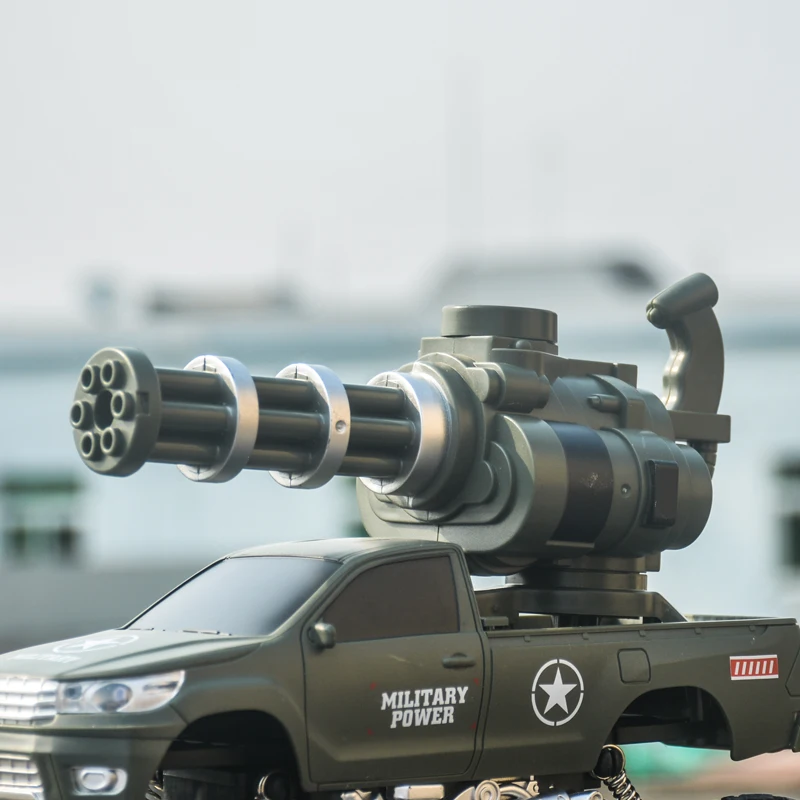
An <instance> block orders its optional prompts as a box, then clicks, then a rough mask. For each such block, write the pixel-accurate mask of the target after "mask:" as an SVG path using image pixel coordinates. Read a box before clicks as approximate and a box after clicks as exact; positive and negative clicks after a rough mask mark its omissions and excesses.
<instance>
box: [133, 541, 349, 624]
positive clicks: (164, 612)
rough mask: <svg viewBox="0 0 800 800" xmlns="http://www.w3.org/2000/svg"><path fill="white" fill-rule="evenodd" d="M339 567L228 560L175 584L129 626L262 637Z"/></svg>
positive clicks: (289, 560)
mask: <svg viewBox="0 0 800 800" xmlns="http://www.w3.org/2000/svg"><path fill="white" fill-rule="evenodd" d="M339 566H340V565H339V564H338V563H336V562H333V561H324V560H322V559H319V558H297V557H284V556H253V557H245V558H228V559H225V560H224V561H220V562H218V563H217V564H214V565H213V566H212V567H209V568H208V569H207V570H204V571H203V572H201V573H200V574H199V575H196V576H195V577H194V578H192V579H191V580H189V581H188V582H187V583H185V584H183V585H182V586H179V587H178V588H177V589H176V590H175V591H174V592H172V593H171V594H168V595H167V596H166V597H165V598H164V599H163V600H161V601H159V602H158V603H156V605H154V606H153V607H152V608H151V609H150V610H149V611H145V612H144V614H142V615H141V616H140V617H137V618H136V619H135V620H134V621H133V622H132V623H131V624H130V626H129V627H131V628H138V629H151V628H152V629H154V630H165V631H200V632H203V633H227V634H231V635H234V636H264V635H266V634H268V633H272V631H274V630H275V629H276V628H277V627H279V626H280V625H281V624H282V623H283V622H285V621H286V620H287V619H288V618H289V617H290V616H291V615H292V614H293V613H294V612H295V611H297V609H298V608H300V606H301V605H302V604H303V603H304V602H305V601H306V600H308V598H309V597H311V595H312V594H313V593H314V591H315V589H317V588H318V587H319V586H320V585H321V584H322V583H323V582H324V581H325V580H326V579H327V578H328V577H329V576H330V575H332V574H333V572H334V571H335V570H336V569H338V567H339Z"/></svg>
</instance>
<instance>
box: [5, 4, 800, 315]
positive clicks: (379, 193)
mask: <svg viewBox="0 0 800 800" xmlns="http://www.w3.org/2000/svg"><path fill="white" fill-rule="evenodd" d="M798 31H800V4H798V3H797V2H796V1H795V0H772V1H771V2H756V0H752V1H751V2H732V1H731V0H724V1H723V2H713V1H712V0H704V2H702V3H698V2H696V0H686V1H685V2H681V1H680V0H679V1H677V2H676V1H673V2H669V3H666V2H662V3H655V2H648V3H643V2H641V1H640V0H632V1H631V2H608V0H604V1H603V2H597V1H596V0H586V2H565V0H558V1H556V0H552V1H551V2H546V3H545V2H535V1H534V0H525V2H512V1H511V0H505V2H502V3H490V2H466V0H458V1H457V2H455V1H454V2H444V1H442V2H437V0H421V1H419V2H416V1H410V0H406V2H402V3H400V2H397V3H388V2H374V0H364V1H363V2H362V1H360V0H359V1H358V2H356V1H355V0H354V1H353V2H349V1H348V2H344V1H343V0H336V1H335V2H318V3H310V2H274V3H270V2H265V1H264V0H260V1H259V2H241V1H240V2H200V1H199V0H190V1H188V0H187V2H169V3H165V2H143V0H137V2H130V3H124V2H109V0H97V2H63V0H52V1H50V0H48V1H47V2H45V1H44V0H2V2H0V115H1V116H0V269H2V277H3V284H2V286H3V288H2V291H1V292H0V311H2V313H3V316H4V317H5V318H6V319H8V318H18V317H21V316H26V317H28V318H30V319H32V320H36V319H38V318H41V317H45V316H47V317H51V318H52V317H60V316H62V315H69V314H75V313H76V310H77V309H78V308H79V302H80V298H81V285H82V283H81V281H82V280H83V278H84V277H85V276H86V275H87V274H91V273H94V274H98V273H103V272H104V271H110V273H111V274H113V275H115V276H116V277H117V279H118V280H119V281H120V282H121V285H122V286H123V288H124V289H125V291H127V292H130V293H132V294H133V295H135V294H136V293H138V292H141V291H142V290H143V289H144V288H145V287H147V286H149V285H151V284H153V283H161V284H164V283H166V284H178V285H180V284H181V283H193V284H194V285H202V286H213V285H218V284H222V283H224V282H228V281H231V282H233V281H241V282H243V285H248V284H252V283H254V282H264V281H269V280H275V279H277V278H279V277H280V278H283V279H284V280H286V281H288V282H290V283H292V284H293V285H295V286H296V287H297V288H299V289H300V290H301V291H303V292H307V293H309V294H310V295H312V296H314V297H316V298H317V299H324V298H331V297H333V298H348V300H349V301H351V302H364V301H367V300H370V299H374V298H378V297H379V298H383V299H386V298H387V297H388V298H389V299H392V298H395V297H398V296H401V295H402V296H408V295H409V294H410V293H411V292H412V291H414V290H417V291H418V290H419V288H420V286H422V287H424V285H425V283H424V281H425V279H426V278H427V277H428V276H429V275H430V271H431V268H432V265H435V264H436V263H438V262H440V261H441V260H442V258H443V256H444V254H445V253H446V252H447V251H448V250H449V249H453V248H461V247H483V248H485V249H492V248H500V247H508V246H512V245H523V246H527V245H531V246H534V245H536V244H537V243H540V242H542V241H545V240H547V241H553V240H555V241H574V240H586V241H597V242H606V241H624V242H628V241H632V242H636V243H640V244H644V245H647V246H649V247H652V248H654V250H655V251H657V252H659V253H661V254H663V256H664V257H665V258H667V259H668V260H669V262H670V263H672V264H673V265H674V266H675V268H676V269H677V270H678V271H679V272H687V271H691V270H695V269H699V268H704V269H708V270H709V271H712V272H713V273H714V274H715V275H717V276H719V277H723V278H726V279H727V280H729V281H734V282H736V283H737V284H739V285H740V286H742V287H746V286H748V285H749V284H750V283H752V282H756V281H762V280H766V281H768V282H769V283H770V284H772V285H775V286H778V285H780V284H781V283H783V282H789V283H792V284H793V285H795V286H797V287H798V290H800V269H798V265H799V264H800V225H799V224H798V208H800V145H799V144H798V143H800V111H799V110H798V107H799V106H798V99H799V98H798V87H799V86H800V47H798V44H797V40H798ZM398 278H399V279H400V284H399V285H397V281H398ZM415 278H416V279H418V280H419V281H421V282H422V283H417V282H415V281H414V280H413V279H415Z"/></svg>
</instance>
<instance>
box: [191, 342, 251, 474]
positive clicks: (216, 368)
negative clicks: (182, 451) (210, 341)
mask: <svg viewBox="0 0 800 800" xmlns="http://www.w3.org/2000/svg"><path fill="white" fill-rule="evenodd" d="M184 369H191V370H194V371H196V372H215V373H216V374H217V375H219V376H220V377H221V378H222V380H223V381H224V382H225V385H226V386H227V387H228V389H229V390H230V393H231V399H230V406H231V407H232V412H233V414H232V417H233V418H232V425H233V429H232V430H231V431H229V433H228V438H227V441H226V444H227V447H223V452H222V453H221V454H220V457H219V458H218V459H217V461H216V462H215V463H213V464H211V465H209V466H207V467H192V466H189V465H188V464H179V465H178V469H179V470H180V471H181V472H182V473H183V475H185V476H186V477H187V478H189V480H192V481H209V482H210V483H223V482H225V481H229V480H230V479H231V478H235V477H236V476H237V475H238V474H239V473H240V472H241V471H242V470H243V469H244V468H245V466H246V465H247V462H248V461H249V460H250V455H251V454H252V452H253V448H254V447H255V444H256V436H257V435H258V415H259V412H258V394H257V393H256V385H255V383H254V382H253V378H252V376H251V375H250V372H249V371H248V369H247V367H245V365H244V364H242V363H241V361H237V360H236V359H235V358H221V357H219V356H198V357H197V358H195V359H192V360H191V361H190V362H189V363H188V364H187V365H186V366H185V367H184Z"/></svg>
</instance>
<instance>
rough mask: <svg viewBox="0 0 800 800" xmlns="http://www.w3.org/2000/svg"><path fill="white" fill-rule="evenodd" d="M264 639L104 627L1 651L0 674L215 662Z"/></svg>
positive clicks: (76, 675) (74, 675) (95, 674)
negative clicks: (8, 650)
mask: <svg viewBox="0 0 800 800" xmlns="http://www.w3.org/2000/svg"><path fill="white" fill-rule="evenodd" d="M262 642H263V638H250V637H243V636H220V635H214V634H207V633H189V632H177V631H143V630H109V631H103V632H101V633H94V634H92V635H91V636H81V637H79V638H76V639H64V640H63V641H60V642H50V643H49V644H42V645H37V646H36V647H28V648H26V649H25V650H16V651H14V652H12V653H6V654H4V655H0V675H31V676H36V677H42V678H55V679H59V678H69V679H85V678H108V677H122V676H130V675H147V674H151V673H156V672H168V671H170V670H175V669H187V668H189V667H197V666H202V665H205V664H218V663H220V662H222V661H230V660H233V659H235V658H241V657H242V656H245V655H247V654H248V653H250V652H252V651H253V650H255V649H256V648H257V647H258V646H259V645H260V644H261V643H262Z"/></svg>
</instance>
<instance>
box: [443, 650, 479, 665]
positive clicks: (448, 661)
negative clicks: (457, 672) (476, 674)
mask: <svg viewBox="0 0 800 800" xmlns="http://www.w3.org/2000/svg"><path fill="white" fill-rule="evenodd" d="M442 666H444V667H446V668H447V669H466V668H467V667H474V666H475V659H474V658H472V657H471V656H465V655H464V654H463V653H454V654H453V655H452V656H445V657H444V658H443V659H442Z"/></svg>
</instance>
